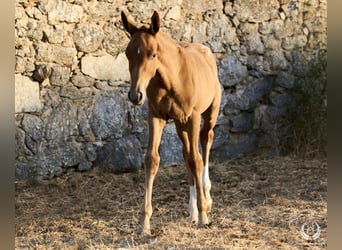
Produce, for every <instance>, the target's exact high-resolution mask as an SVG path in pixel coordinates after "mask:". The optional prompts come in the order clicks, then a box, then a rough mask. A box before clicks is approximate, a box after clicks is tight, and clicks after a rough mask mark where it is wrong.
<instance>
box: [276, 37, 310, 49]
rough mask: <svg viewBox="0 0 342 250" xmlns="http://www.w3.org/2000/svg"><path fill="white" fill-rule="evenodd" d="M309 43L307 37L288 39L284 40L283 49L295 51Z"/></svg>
mask: <svg viewBox="0 0 342 250" xmlns="http://www.w3.org/2000/svg"><path fill="white" fill-rule="evenodd" d="M307 42H308V39H307V37H306V36H305V35H300V36H294V37H286V38H284V39H283V42H282V45H281V46H282V48H283V49H285V50H293V49H298V48H302V47H304V46H305V45H306V44H307Z"/></svg>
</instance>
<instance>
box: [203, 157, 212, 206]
mask: <svg viewBox="0 0 342 250" xmlns="http://www.w3.org/2000/svg"><path fill="white" fill-rule="evenodd" d="M202 182H203V189H204V194H205V198H206V199H207V202H208V205H209V211H210V210H211V204H212V199H211V197H210V189H211V182H210V179H209V163H208V162H206V164H205V166H204V170H203V176H202Z"/></svg>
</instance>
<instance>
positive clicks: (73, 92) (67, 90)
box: [60, 84, 93, 100]
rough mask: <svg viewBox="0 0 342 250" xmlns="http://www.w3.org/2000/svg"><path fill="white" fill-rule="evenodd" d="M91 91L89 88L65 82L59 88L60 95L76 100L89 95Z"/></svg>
mask: <svg viewBox="0 0 342 250" xmlns="http://www.w3.org/2000/svg"><path fill="white" fill-rule="evenodd" d="M92 93H93V91H92V90H91V89H90V88H81V89H78V88H77V87H75V86H74V85H72V84H67V85H65V86H63V87H62V88H61V92H60V96H61V97H67V98H69V99H73V100H77V99H82V98H86V97H89V96H91V95H92Z"/></svg>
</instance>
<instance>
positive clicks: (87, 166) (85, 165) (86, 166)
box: [77, 161, 93, 171]
mask: <svg viewBox="0 0 342 250" xmlns="http://www.w3.org/2000/svg"><path fill="white" fill-rule="evenodd" d="M92 165H93V164H92V163H91V162H89V161H82V162H81V163H80V164H78V167H77V170H78V171H88V170H90V169H91V167H92Z"/></svg>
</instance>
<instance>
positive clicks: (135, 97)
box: [128, 91, 143, 105]
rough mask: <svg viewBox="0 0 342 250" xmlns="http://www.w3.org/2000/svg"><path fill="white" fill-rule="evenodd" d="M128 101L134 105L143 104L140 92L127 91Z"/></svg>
mask: <svg viewBox="0 0 342 250" xmlns="http://www.w3.org/2000/svg"><path fill="white" fill-rule="evenodd" d="M128 99H129V100H130V101H131V102H132V103H133V104H134V105H141V104H143V93H141V92H140V91H129V92H128Z"/></svg>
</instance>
